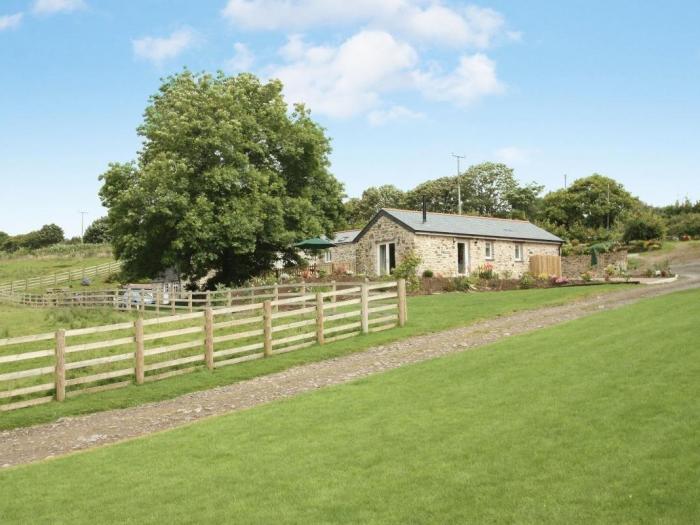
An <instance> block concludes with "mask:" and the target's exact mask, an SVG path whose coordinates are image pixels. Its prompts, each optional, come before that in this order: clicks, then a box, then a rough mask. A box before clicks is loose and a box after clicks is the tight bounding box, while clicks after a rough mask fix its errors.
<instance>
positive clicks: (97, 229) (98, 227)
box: [83, 217, 112, 244]
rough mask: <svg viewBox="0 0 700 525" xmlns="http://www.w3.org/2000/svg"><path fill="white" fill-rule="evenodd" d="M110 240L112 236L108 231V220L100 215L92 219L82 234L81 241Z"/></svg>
mask: <svg viewBox="0 0 700 525" xmlns="http://www.w3.org/2000/svg"><path fill="white" fill-rule="evenodd" d="M111 240H112V236H111V234H110V233H109V222H108V219H107V217H100V218H99V219H96V220H94V221H92V223H91V224H90V226H88V227H87V229H86V230H85V234H84V235H83V242H87V243H91V244H101V243H107V242H110V241H111Z"/></svg>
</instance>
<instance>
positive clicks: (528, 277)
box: [519, 272, 535, 290]
mask: <svg viewBox="0 0 700 525" xmlns="http://www.w3.org/2000/svg"><path fill="white" fill-rule="evenodd" d="M519 284H520V288H522V289H524V290H527V289H528V288H532V285H533V284H535V278H534V277H533V276H532V274H531V273H530V272H525V273H524V274H523V275H522V276H521V277H520V281H519Z"/></svg>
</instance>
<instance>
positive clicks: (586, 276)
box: [581, 272, 593, 283]
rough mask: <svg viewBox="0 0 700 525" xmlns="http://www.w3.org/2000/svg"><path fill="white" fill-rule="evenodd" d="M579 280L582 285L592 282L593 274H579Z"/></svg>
mask: <svg viewBox="0 0 700 525" xmlns="http://www.w3.org/2000/svg"><path fill="white" fill-rule="evenodd" d="M581 279H582V280H583V282H584V283H590V282H591V281H592V280H593V274H592V273H591V272H583V273H582V274H581Z"/></svg>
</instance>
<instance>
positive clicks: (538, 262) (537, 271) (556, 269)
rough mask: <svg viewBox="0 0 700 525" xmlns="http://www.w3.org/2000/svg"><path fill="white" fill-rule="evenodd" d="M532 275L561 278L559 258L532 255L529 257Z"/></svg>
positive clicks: (555, 256) (556, 256)
mask: <svg viewBox="0 0 700 525" xmlns="http://www.w3.org/2000/svg"><path fill="white" fill-rule="evenodd" d="M530 273H531V274H532V275H542V274H545V275H549V276H552V275H555V276H557V277H561V257H559V256H558V255H533V256H532V257H530Z"/></svg>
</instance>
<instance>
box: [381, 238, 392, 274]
mask: <svg viewBox="0 0 700 525" xmlns="http://www.w3.org/2000/svg"><path fill="white" fill-rule="evenodd" d="M392 244H393V245H394V264H396V242H393V241H392V242H381V243H379V244H377V275H391V270H392V268H391V255H390V254H391V251H390V248H389V247H390V246H391V245H392ZM382 246H384V247H385V250H386V252H385V253H386V257H385V262H386V265H385V267H384V268H382V267H381V261H382V257H381V250H382ZM382 270H384V271H385V272H386V273H382Z"/></svg>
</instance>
